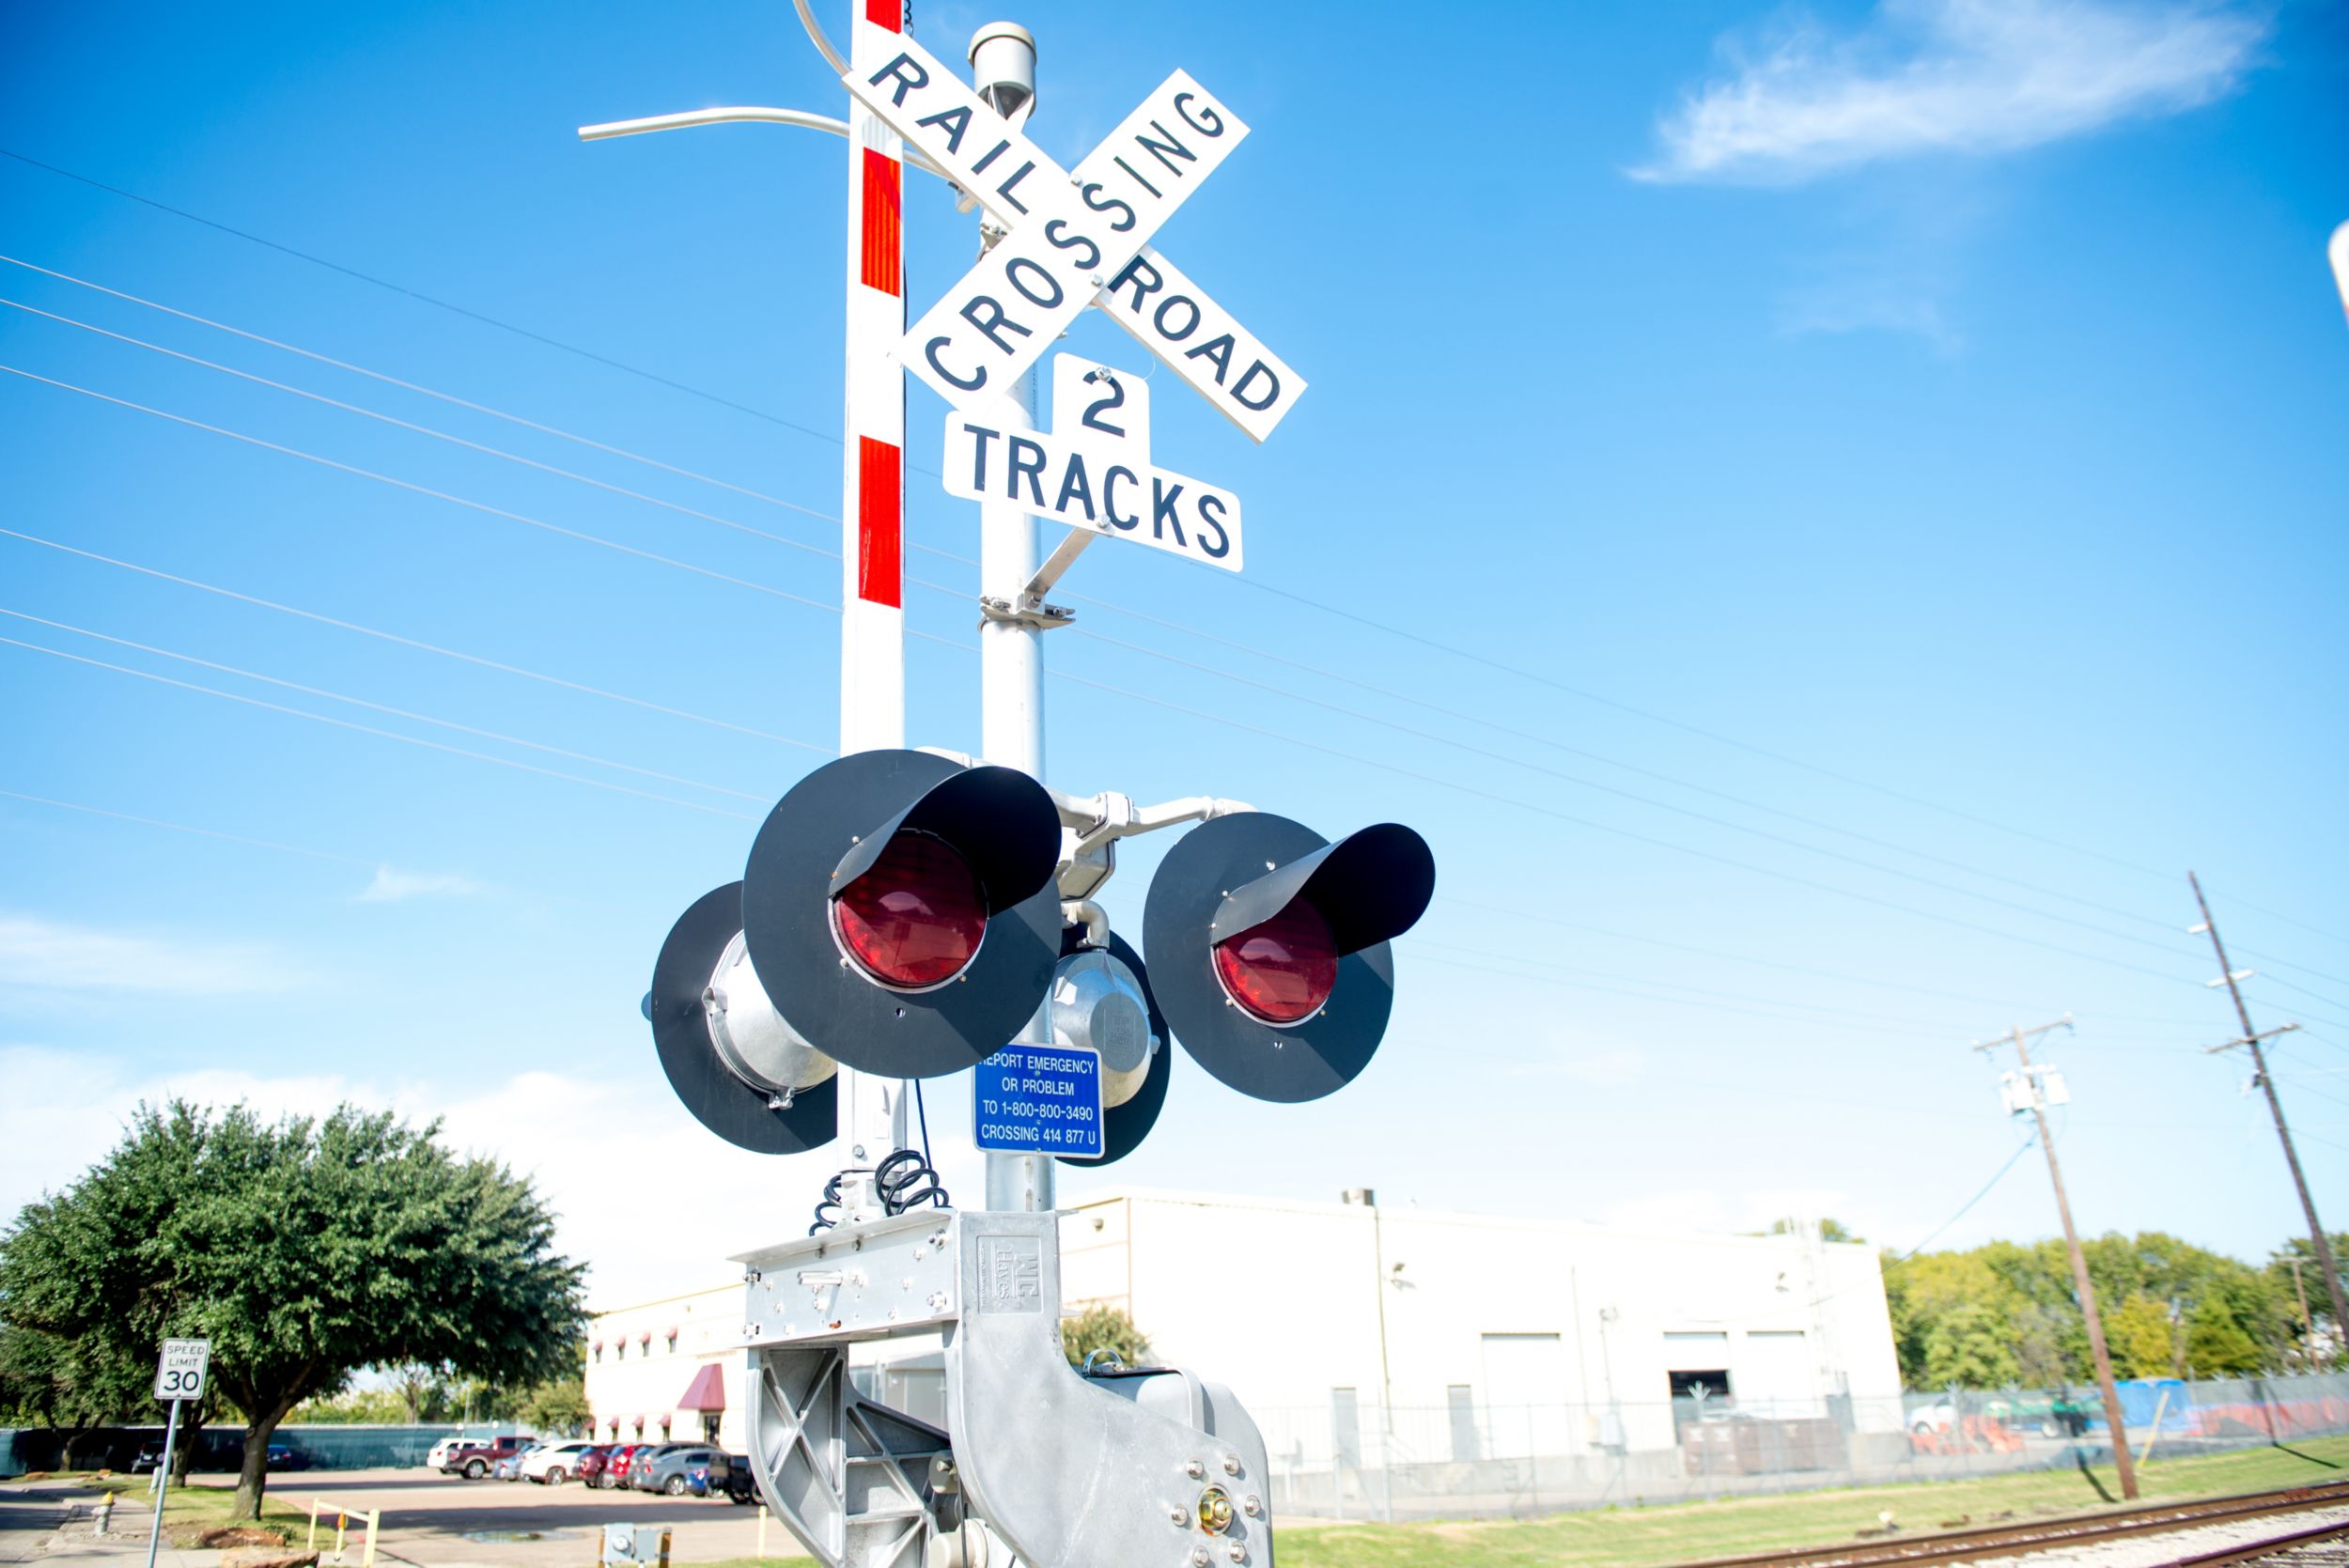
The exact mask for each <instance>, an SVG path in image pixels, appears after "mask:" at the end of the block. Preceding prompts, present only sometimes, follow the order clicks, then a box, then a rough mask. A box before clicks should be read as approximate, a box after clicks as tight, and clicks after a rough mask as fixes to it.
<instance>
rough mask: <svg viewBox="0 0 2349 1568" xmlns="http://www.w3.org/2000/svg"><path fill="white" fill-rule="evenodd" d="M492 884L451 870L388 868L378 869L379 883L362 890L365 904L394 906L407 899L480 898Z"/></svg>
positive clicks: (361, 899)
mask: <svg viewBox="0 0 2349 1568" xmlns="http://www.w3.org/2000/svg"><path fill="white" fill-rule="evenodd" d="M489 891H490V887H489V884H488V883H486V882H477V881H475V880H474V878H472V877H460V876H458V875H457V874H456V873H455V872H449V871H401V870H398V869H397V868H396V867H393V866H388V865H379V866H377V867H376V868H375V880H373V881H372V882H369V883H368V884H367V885H366V887H365V888H363V889H361V890H360V893H359V902H360V903H362V904H394V903H397V902H398V901H399V900H401V899H403V898H478V897H480V896H481V895H482V894H484V893H488V892H489Z"/></svg>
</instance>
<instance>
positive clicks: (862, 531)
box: [856, 436, 905, 610]
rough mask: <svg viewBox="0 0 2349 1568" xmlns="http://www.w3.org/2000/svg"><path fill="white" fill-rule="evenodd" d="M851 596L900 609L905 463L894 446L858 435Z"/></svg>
mask: <svg viewBox="0 0 2349 1568" xmlns="http://www.w3.org/2000/svg"><path fill="white" fill-rule="evenodd" d="M856 444H857V455H856V597H857V598H861V599H863V600H864V601H865V602H866V603H867V604H885V605H887V606H889V607H890V608H891V609H892V610H900V609H903V608H904V607H905V581H904V580H905V569H904V562H903V552H904V548H905V547H904V533H905V496H904V493H903V491H904V486H905V464H904V462H903V461H902V458H901V455H900V454H899V452H898V450H897V448H895V447H894V446H892V445H890V444H889V442H885V441H875V440H874V439H873V438H872V437H871V436H859V437H857V443H856Z"/></svg>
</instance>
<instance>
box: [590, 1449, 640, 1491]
mask: <svg viewBox="0 0 2349 1568" xmlns="http://www.w3.org/2000/svg"><path fill="white" fill-rule="evenodd" d="M650 1447H652V1445H651V1444H650V1443H622V1444H620V1445H619V1446H618V1447H617V1448H615V1449H614V1450H613V1451H612V1452H610V1453H608V1454H606V1455H605V1456H604V1461H603V1473H602V1474H601V1475H599V1476H598V1477H597V1478H596V1484H597V1485H599V1486H601V1487H603V1488H604V1489H605V1490H607V1491H609V1490H610V1489H612V1488H613V1487H615V1486H626V1485H627V1484H628V1467H629V1464H630V1461H631V1460H633V1459H634V1458H635V1457H636V1456H637V1455H638V1454H639V1453H642V1452H644V1451H645V1450H646V1449H649V1448H650Z"/></svg>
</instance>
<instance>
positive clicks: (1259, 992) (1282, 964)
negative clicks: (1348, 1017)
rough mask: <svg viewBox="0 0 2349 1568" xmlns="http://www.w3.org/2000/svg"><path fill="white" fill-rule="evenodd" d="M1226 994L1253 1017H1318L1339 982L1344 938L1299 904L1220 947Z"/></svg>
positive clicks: (1288, 1020)
mask: <svg viewBox="0 0 2349 1568" xmlns="http://www.w3.org/2000/svg"><path fill="white" fill-rule="evenodd" d="M1215 974H1216V978H1217V979H1218V980H1220V981H1221V982H1222V984H1223V994H1224V995H1225V996H1227V997H1229V998H1231V1000H1232V1001H1233V1003H1234V1005H1236V1006H1237V1007H1239V1008H1240V1009H1241V1010H1242V1011H1244V1012H1246V1013H1247V1014H1248V1015H1249V1016H1250V1017H1254V1018H1260V1019H1262V1020H1263V1021H1264V1022H1266V1023H1270V1024H1292V1023H1299V1022H1301V1021H1303V1020H1304V1019H1306V1018H1310V1017H1313V1016H1314V1015H1315V1013H1317V1012H1319V1011H1320V1010H1321V1006H1322V1003H1324V1002H1326V1001H1329V1000H1330V991H1331V990H1332V989H1333V988H1335V986H1337V983H1338V939H1337V936H1336V934H1335V933H1333V932H1332V931H1331V930H1330V922H1329V921H1328V920H1327V919H1326V918H1325V917H1324V916H1323V915H1322V912H1321V911H1320V910H1319V909H1318V908H1315V907H1314V906H1313V905H1312V904H1310V903H1308V902H1306V901H1305V900H1304V899H1301V898H1300V899H1298V900H1296V901H1295V902H1293V903H1291V904H1290V905H1289V906H1288V907H1287V908H1283V910H1281V912H1280V913H1278V914H1276V915H1274V916H1273V917H1272V918H1271V919H1270V920H1268V921H1265V922H1264V923H1262V924H1257V925H1252V926H1250V927H1249V928H1248V929H1247V930H1245V931H1242V932H1240V933H1239V934H1238V935H1237V936H1233V937H1227V938H1225V939H1223V940H1222V941H1220V942H1218V943H1216V944H1215Z"/></svg>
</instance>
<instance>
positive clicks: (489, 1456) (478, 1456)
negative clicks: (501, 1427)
mask: <svg viewBox="0 0 2349 1568" xmlns="http://www.w3.org/2000/svg"><path fill="white" fill-rule="evenodd" d="M529 1443H530V1439H529V1438H527V1437H525V1436H521V1434H520V1433H514V1432H509V1433H506V1435H505V1436H500V1437H485V1438H478V1439H476V1440H474V1441H473V1442H470V1443H465V1444H462V1445H460V1446H459V1447H457V1448H453V1449H450V1450H449V1451H448V1454H447V1456H446V1457H445V1458H443V1460H442V1461H441V1473H442V1474H443V1475H461V1476H463V1477H464V1478H465V1479H466V1480H467V1481H479V1480H480V1479H481V1478H482V1477H484V1476H486V1475H488V1474H489V1473H490V1470H491V1469H493V1468H495V1467H496V1465H497V1462H498V1461H499V1460H501V1459H503V1458H505V1457H506V1455H507V1454H509V1453H520V1452H521V1451H522V1450H523V1449H524V1448H526V1447H527V1446H529Z"/></svg>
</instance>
